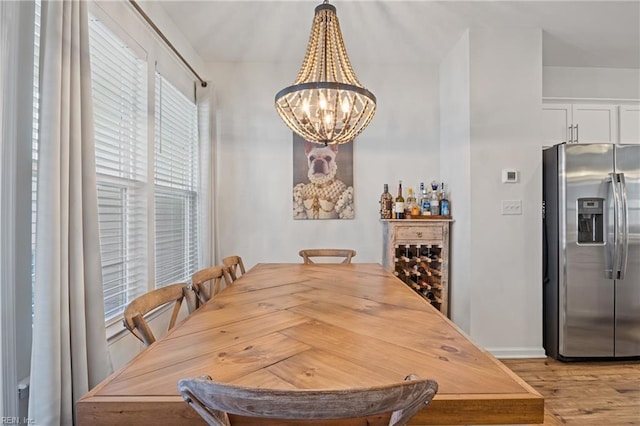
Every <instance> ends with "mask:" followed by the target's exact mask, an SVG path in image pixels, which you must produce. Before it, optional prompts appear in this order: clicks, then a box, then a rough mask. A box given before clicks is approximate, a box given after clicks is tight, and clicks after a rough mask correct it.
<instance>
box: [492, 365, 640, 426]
mask: <svg viewBox="0 0 640 426" xmlns="http://www.w3.org/2000/svg"><path fill="white" fill-rule="evenodd" d="M501 361H502V362H503V363H504V364H505V365H506V366H507V367H509V368H510V369H511V370H512V371H513V372H515V373H516V374H517V375H519V376H520V377H521V378H522V379H523V380H524V381H526V382H527V383H528V384H529V385H531V386H532V387H533V388H535V389H536V390H537V391H538V392H540V393H541V394H542V396H544V399H545V401H544V406H545V416H544V425H545V426H553V425H576V426H590V425H593V426H603V425H611V426H624V425H640V361H630V362H579V363H564V362H560V361H556V360H554V359H552V358H547V359H510V360H506V359H503V360H501Z"/></svg>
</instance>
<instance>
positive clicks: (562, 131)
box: [542, 104, 571, 146]
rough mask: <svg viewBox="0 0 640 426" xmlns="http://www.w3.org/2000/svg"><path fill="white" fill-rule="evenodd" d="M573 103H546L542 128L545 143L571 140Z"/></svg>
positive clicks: (550, 143)
mask: <svg viewBox="0 0 640 426" xmlns="http://www.w3.org/2000/svg"><path fill="white" fill-rule="evenodd" d="M570 125H571V104H548V105H547V104H545V105H543V106H542V130H543V138H544V144H545V145H548V146H550V145H555V144H558V143H561V142H569V141H570V139H571V135H570V134H569V126H570Z"/></svg>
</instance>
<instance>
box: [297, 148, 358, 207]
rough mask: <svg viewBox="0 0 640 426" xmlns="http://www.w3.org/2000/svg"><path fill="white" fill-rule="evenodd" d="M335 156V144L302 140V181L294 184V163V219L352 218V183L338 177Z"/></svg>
mask: <svg viewBox="0 0 640 426" xmlns="http://www.w3.org/2000/svg"><path fill="white" fill-rule="evenodd" d="M295 142H296V138H295V137H294V143H295ZM349 148H351V147H349ZM295 154H296V153H295V149H294V161H302V160H300V159H298V160H296V159H295V158H296V155H295ZM337 156H338V145H327V146H324V145H320V144H315V143H311V142H308V141H305V142H304V163H303V164H301V165H300V166H299V167H304V171H306V179H304V182H299V181H298V182H299V183H296V180H295V167H296V165H295V164H294V187H293V217H294V219H353V217H354V211H353V186H352V185H347V184H346V183H345V182H344V181H342V180H341V179H340V178H339V174H338V163H337V161H336V159H337ZM298 158H299V157H298ZM351 177H352V176H351Z"/></svg>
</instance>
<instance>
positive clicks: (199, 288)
mask: <svg viewBox="0 0 640 426" xmlns="http://www.w3.org/2000/svg"><path fill="white" fill-rule="evenodd" d="M223 279H224V282H225V284H226V285H229V284H231V282H232V281H231V277H230V276H229V270H228V268H227V267H226V266H211V267H209V268H205V269H201V270H199V271H197V272H196V273H194V274H193V275H192V276H191V286H192V288H193V291H195V293H196V296H197V297H198V303H199V304H203V303H206V302H207V301H208V300H210V299H211V298H212V297H213V296H215V295H216V294H218V293H219V292H220V290H222V288H221V287H222V280H223Z"/></svg>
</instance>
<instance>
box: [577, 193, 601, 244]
mask: <svg viewBox="0 0 640 426" xmlns="http://www.w3.org/2000/svg"><path fill="white" fill-rule="evenodd" d="M578 244H604V199H603V198H594V197H590V198H578Z"/></svg>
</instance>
